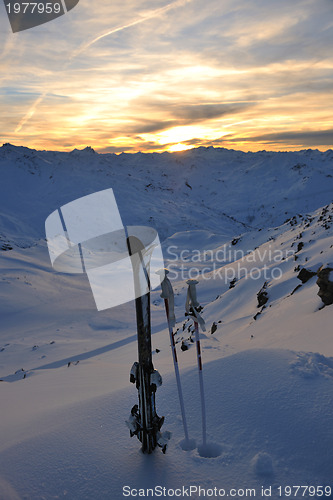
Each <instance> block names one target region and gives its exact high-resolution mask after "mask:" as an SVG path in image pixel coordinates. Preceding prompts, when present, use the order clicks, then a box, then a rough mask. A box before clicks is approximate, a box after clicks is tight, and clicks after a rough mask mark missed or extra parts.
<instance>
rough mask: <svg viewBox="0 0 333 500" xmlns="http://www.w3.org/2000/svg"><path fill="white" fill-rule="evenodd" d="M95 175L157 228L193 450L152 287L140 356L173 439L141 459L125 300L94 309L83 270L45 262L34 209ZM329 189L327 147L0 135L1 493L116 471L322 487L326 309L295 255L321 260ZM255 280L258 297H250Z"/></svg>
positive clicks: (81, 498) (39, 217)
mask: <svg viewBox="0 0 333 500" xmlns="http://www.w3.org/2000/svg"><path fill="white" fill-rule="evenodd" d="M106 187H112V188H113V189H114V192H115V196H116V199H117V202H118V204H119V209H120V213H121V215H122V218H123V222H124V223H125V224H129V225H135V224H143V225H151V226H153V227H155V228H156V229H157V230H158V231H159V234H160V236H161V237H162V239H163V249H164V255H165V259H166V262H167V265H168V267H169V269H170V277H171V279H172V282H173V285H174V289H175V294H176V295H175V305H176V316H177V320H178V321H177V325H176V326H177V328H178V331H177V333H176V340H177V346H178V356H179V363H180V368H181V375H182V383H183V390H184V393H185V398H186V401H185V405H186V410H187V417H188V421H189V427H190V434H191V437H193V438H195V439H196V442H197V445H199V448H196V449H195V450H192V451H187V452H186V451H184V450H183V449H182V448H181V440H182V439H183V434H182V425H181V418H180V410H179V406H178V401H177V394H176V385H175V381H174V376H173V367H172V358H171V353H170V347H169V341H168V334H167V330H166V323H165V314H164V310H163V303H162V299H161V298H160V296H159V294H160V291H159V290H156V291H154V292H153V293H152V325H153V338H152V340H153V348H154V354H153V356H154V365H155V367H156V368H157V369H158V370H159V371H160V372H161V374H162V376H163V381H164V382H163V386H162V387H161V388H160V389H159V390H158V392H157V395H156V398H157V408H158V413H159V414H160V415H162V414H163V415H164V416H165V424H164V428H165V429H166V430H170V431H171V432H172V439H171V442H170V445H169V448H168V450H167V453H166V455H163V454H162V453H161V452H160V451H159V450H156V452H155V453H154V454H153V455H151V456H145V455H143V454H142V453H141V452H140V446H139V442H138V441H137V439H136V438H132V439H130V437H129V435H128V429H127V428H126V426H125V423H124V421H125V419H126V418H127V416H128V414H129V411H130V409H131V407H132V406H133V404H134V403H135V402H136V399H137V395H136V390H135V388H134V387H133V386H131V385H130V384H129V382H128V378H129V369H130V367H131V365H132V363H133V361H135V360H136V356H137V354H136V349H137V347H136V335H135V312H134V305H133V304H131V303H130V304H124V305H122V306H119V307H117V308H114V309H110V310H107V311H102V312H97V311H96V308H95V304H94V300H93V297H92V294H91V291H90V287H89V283H88V282H87V279H86V277H85V276H82V275H79V276H78V275H65V274H62V273H57V272H55V271H53V270H52V268H51V265H50V262H49V257H48V252H47V246H46V242H45V240H44V237H45V235H44V221H45V218H46V217H47V216H48V215H49V213H51V212H52V211H53V210H55V209H56V208H57V207H59V206H61V205H62V204H64V203H66V202H69V201H71V200H74V199H76V198H78V197H80V196H83V195H85V194H88V193H92V192H95V191H97V190H100V189H104V188H106ZM332 188H333V152H332V151H327V152H326V153H321V152H319V151H311V150H307V151H301V152H298V153H270V152H260V153H242V152H238V151H229V150H225V149H217V150H216V149H213V148H199V149H195V150H190V151H186V152H183V153H173V154H170V153H163V154H148V155H143V154H136V155H125V154H122V155H119V156H117V155H98V154H96V153H94V151H93V150H91V149H86V150H83V151H73V152H72V153H69V154H68V153H59V152H46V151H33V150H29V149H27V148H18V147H14V146H11V145H5V146H3V147H2V148H1V149H0V199H1V209H0V248H2V251H0V260H1V280H0V298H1V300H0V312H1V333H0V379H1V380H2V382H1V383H0V391H1V400H2V402H3V403H2V412H1V419H0V432H1V442H0V463H1V466H0V498H4V499H6V500H7V499H8V500H10V499H16V498H22V499H23V498H24V499H32V500H35V499H36V500H38V499H44V498H45V499H52V498H69V499H73V500H76V499H78V500H85V499H95V498H101V499H109V498H112V499H115V500H118V499H121V498H124V496H123V490H122V488H123V486H125V485H127V486H129V487H131V488H135V489H138V488H154V487H155V486H161V487H165V488H167V489H174V488H182V487H183V486H184V487H185V488H186V487H189V486H191V485H192V486H193V487H199V486H201V487H202V488H206V489H209V488H214V487H216V488H217V489H220V490H221V491H222V489H225V491H226V495H227V494H229V496H230V495H232V494H233V491H232V492H231V491H230V490H231V489H233V488H234V489H236V490H237V489H243V490H245V489H246V488H252V489H255V491H256V496H257V497H261V488H262V486H264V487H265V488H269V487H272V495H271V497H272V498H279V492H278V489H277V488H278V486H280V485H281V486H285V485H301V484H302V485H311V486H315V487H317V486H320V485H322V486H333V485H332V472H331V471H332V468H333V459H332V453H331V450H332V445H333V430H332V429H333V427H332V412H333V381H332V377H333V343H332V340H331V335H332V326H331V325H332V311H333V306H326V307H324V308H323V307H322V306H323V303H322V301H321V299H320V298H319V297H318V296H317V292H318V286H317V285H316V279H317V278H316V276H313V277H312V278H311V279H309V281H308V282H306V283H304V284H302V283H301V281H300V280H299V278H297V275H298V273H299V271H300V270H301V269H302V268H306V269H308V270H310V271H314V272H315V271H317V270H318V269H319V268H320V266H322V265H324V266H326V265H328V264H329V263H332V262H333V231H332V216H333V204H332V203H331V202H332V192H333V189H332ZM254 269H255V271H254ZM251 273H252V274H251ZM189 277H197V278H198V280H199V282H200V283H199V285H198V297H199V300H200V302H201V303H202V305H203V306H204V309H203V317H204V319H205V321H206V326H207V330H206V332H205V333H201V340H202V346H203V361H204V383H205V389H206V403H207V410H208V417H207V424H208V437H209V442H210V447H209V449H208V453H207V450H206V453H202V450H201V448H200V442H201V436H200V431H201V421H200V407H199V400H198V380H197V373H196V372H197V370H196V358H195V347H194V344H193V342H192V341H193V328H192V327H191V325H190V322H189V321H188V320H187V319H186V318H185V316H184V303H185V294H186V280H187V279H188V278H189ZM277 278H278V279H277ZM260 290H261V291H264V292H265V294H266V295H267V298H268V300H267V302H266V303H265V304H264V306H261V307H258V297H257V294H258V292H259V291H260ZM213 325H215V326H214V327H213V328H212V326H213ZM211 332H213V333H211ZM181 344H182V345H183V347H184V346H185V347H184V349H186V347H187V349H186V350H184V351H183V350H181V349H180V348H179V347H180V345H181ZM156 349H157V350H156ZM203 455H205V456H203ZM207 455H212V456H207ZM213 455H214V456H213ZM126 491H127V490H126ZM191 492H192V493H193V494H192V498H200V496H199V493H198V491H197V492H195V488H193V489H192V491H191ZM141 493H145V491H143V490H142V492H141ZM243 493H244V494H243ZM243 493H242V491H239V492H236V494H235V495H234V496H235V497H236V498H241V497H243V496H245V492H243ZM317 493H318V495H317V496H318V497H319V496H320V489H319V490H317ZM327 493H328V490H327ZM147 496H148V495H147ZM150 496H151V493H150ZM168 496H169V497H171V496H172V491H170V492H169V495H168ZM182 496H184V497H186V493H184V494H183V495H182ZM299 496H300V494H299ZM313 496H314V495H312V490H308V491H305V494H304V496H303V498H310V497H312V498H313ZM327 496H328V495H327ZM327 496H326V497H327ZM201 497H202V495H201Z"/></svg>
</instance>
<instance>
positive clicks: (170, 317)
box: [159, 269, 190, 445]
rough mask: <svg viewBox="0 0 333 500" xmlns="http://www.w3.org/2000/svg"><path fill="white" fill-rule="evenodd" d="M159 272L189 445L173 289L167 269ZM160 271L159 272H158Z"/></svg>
mask: <svg viewBox="0 0 333 500" xmlns="http://www.w3.org/2000/svg"><path fill="white" fill-rule="evenodd" d="M161 272H162V273H163V274H164V279H163V281H162V283H161V287H162V293H161V297H162V299H164V305H165V312H166V317H167V322H168V327H169V335H170V342H171V351H172V358H173V365H174V369H175V375H176V382H177V389H178V396H179V404H180V410H181V414H182V421H183V427H184V434H185V445H189V444H190V440H189V435H188V429H187V422H186V415H185V406H184V398H183V391H182V386H181V382H180V375H179V367H178V359H177V352H176V344H175V337H174V334H173V327H174V326H175V323H176V319H175V313H174V294H173V289H172V285H171V283H170V280H169V278H168V277H167V274H168V273H169V271H168V270H167V269H164V270H163V271H161ZM161 272H159V274H160V273H161Z"/></svg>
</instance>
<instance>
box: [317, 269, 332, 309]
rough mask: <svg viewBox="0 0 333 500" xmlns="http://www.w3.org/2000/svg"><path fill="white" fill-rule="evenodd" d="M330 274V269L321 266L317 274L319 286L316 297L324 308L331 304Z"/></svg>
mask: <svg viewBox="0 0 333 500" xmlns="http://www.w3.org/2000/svg"><path fill="white" fill-rule="evenodd" d="M330 273H333V268H332V267H325V268H324V266H322V267H321V268H320V269H319V271H318V272H317V276H318V279H317V282H316V283H317V285H318V286H319V292H318V295H319V297H320V298H321V300H322V301H323V302H324V304H325V306H329V305H331V304H333V281H330Z"/></svg>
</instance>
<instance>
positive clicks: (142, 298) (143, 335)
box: [127, 236, 170, 453]
mask: <svg viewBox="0 0 333 500" xmlns="http://www.w3.org/2000/svg"><path fill="white" fill-rule="evenodd" d="M127 246H128V249H129V253H130V255H131V256H135V257H136V258H134V259H132V265H133V274H134V287H135V296H136V297H137V298H136V299H135V308H136V320H137V335H138V358H139V361H138V362H135V363H134V364H133V366H132V369H131V372H130V381H131V382H132V383H135V384H136V388H137V390H138V394H139V405H134V406H133V408H132V410H131V414H130V417H129V419H128V421H127V425H128V427H129V429H130V435H131V436H134V435H136V436H137V437H138V439H139V440H140V441H141V444H142V447H141V449H142V451H143V453H152V451H153V450H154V449H155V448H156V446H160V447H161V448H162V451H163V453H165V451H166V448H167V443H168V439H169V438H170V433H168V432H164V433H161V427H162V425H163V422H164V417H159V416H158V415H157V412H156V404H155V393H156V389H157V388H158V387H159V386H160V385H162V377H161V376H160V374H159V373H158V372H157V370H155V369H154V366H153V361H152V352H151V324H150V280H149V274H148V271H147V269H148V268H149V262H148V259H149V255H148V256H145V255H144V246H143V244H142V243H141V241H140V240H139V239H138V238H136V237H134V236H129V237H128V238H127ZM143 292H145V293H143Z"/></svg>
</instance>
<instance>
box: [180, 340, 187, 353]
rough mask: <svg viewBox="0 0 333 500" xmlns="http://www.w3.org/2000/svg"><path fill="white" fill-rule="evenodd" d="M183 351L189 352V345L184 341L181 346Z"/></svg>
mask: <svg viewBox="0 0 333 500" xmlns="http://www.w3.org/2000/svg"><path fill="white" fill-rule="evenodd" d="M180 348H181V350H182V351H187V350H188V345H186V344H185V342H184V340H183V341H182V345H181V346H180Z"/></svg>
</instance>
